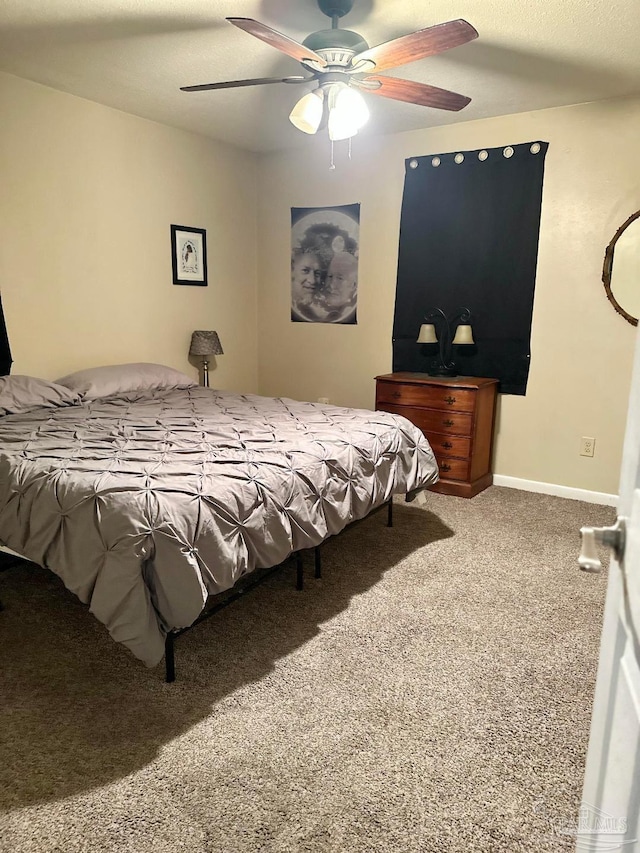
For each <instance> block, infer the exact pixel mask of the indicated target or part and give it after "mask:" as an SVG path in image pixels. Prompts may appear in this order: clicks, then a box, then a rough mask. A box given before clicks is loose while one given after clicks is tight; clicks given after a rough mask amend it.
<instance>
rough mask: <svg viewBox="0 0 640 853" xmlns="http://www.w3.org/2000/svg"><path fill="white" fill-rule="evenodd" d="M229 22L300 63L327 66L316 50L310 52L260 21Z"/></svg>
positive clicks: (236, 20)
mask: <svg viewBox="0 0 640 853" xmlns="http://www.w3.org/2000/svg"><path fill="white" fill-rule="evenodd" d="M227 21H230V22H231V23H232V24H234V25H235V26H236V27H240V29H241V30H244V31H245V32H247V33H249V34H250V35H252V36H255V37H256V38H259V39H262V41H264V42H266V43H267V44H270V45H271V47H275V48H276V49H277V50H280V51H282V53H286V54H287V56H292V57H293V58H294V59H297V60H298V62H306V61H309V60H311V61H313V62H314V63H316V64H317V65H320V66H322V67H323V68H324V66H325V65H326V64H327V61H326V59H323V58H322V57H321V56H320V54H319V53H316V52H315V50H310V49H309V48H308V47H305V46H304V45H303V44H300V42H297V41H294V40H293V39H290V38H289V36H285V35H283V34H282V33H279V32H278V31H277V30H272V29H271V27H268V26H267V25H266V24H261V23H260V21H254V20H253V18H227Z"/></svg>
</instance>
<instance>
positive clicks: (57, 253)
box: [0, 74, 257, 391]
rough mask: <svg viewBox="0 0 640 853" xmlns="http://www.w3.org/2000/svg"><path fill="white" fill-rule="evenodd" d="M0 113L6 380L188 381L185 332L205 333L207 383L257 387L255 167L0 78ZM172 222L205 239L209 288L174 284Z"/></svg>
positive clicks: (199, 143)
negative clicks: (117, 373) (118, 366)
mask: <svg viewBox="0 0 640 853" xmlns="http://www.w3.org/2000/svg"><path fill="white" fill-rule="evenodd" d="M0 116H1V117H2V118H1V120H0V222H1V223H2V237H1V239H0V287H1V289H2V299H3V303H4V309H5V315H6V319H7V324H8V328H9V334H10V338H11V346H12V350H13V356H14V366H13V372H14V373H27V374H32V375H35V376H42V377H44V378H55V377H57V376H60V375H61V374H63V373H66V372H69V371H72V370H78V369H80V368H84V367H89V366H93V365H99V364H114V363H119V362H126V361H157V362H161V363H164V364H168V365H171V366H173V367H175V368H177V369H179V370H183V371H186V372H188V373H189V374H190V375H193V376H194V378H195V377H196V376H197V367H195V366H192V365H190V364H189V362H188V360H187V352H188V345H189V341H190V338H191V332H192V331H193V330H194V329H216V330H217V331H218V333H219V335H220V338H221V340H222V345H223V347H224V350H225V355H223V356H220V357H218V358H217V363H216V364H215V365H213V364H212V368H215V372H213V373H212V384H214V383H215V384H216V385H218V386H220V387H224V388H237V389H240V390H246V391H252V390H256V386H257V344H256V338H255V328H256V269H257V263H256V251H257V249H256V240H257V237H256V227H257V223H256V212H255V209H256V190H257V187H256V160H255V157H254V156H253V155H251V154H248V153H245V152H241V151H238V150H236V149H234V148H231V147H229V146H225V145H222V144H218V143H215V142H212V141H211V140H208V139H205V138H204V137H199V136H196V135H194V134H190V133H186V132H184V131H180V130H175V129H173V128H169V127H165V126H163V125H159V124H155V123H153V122H150V121H146V120H144V119H140V118H136V117H134V116H130V115H127V114H125V113H122V112H118V111H116V110H112V109H109V108H107V107H104V106H100V105H98V104H94V103H92V102H90V101H85V100H82V99H80V98H76V97H73V96H71V95H66V94H63V93H60V92H56V91H54V90H52V89H48V88H46V87H44V86H39V85H37V84H34V83H30V82H28V81H25V80H21V79H19V78H16V77H11V76H8V75H5V74H0ZM172 223H174V224H178V225H192V226H196V227H200V228H206V229H207V240H208V260H209V286H208V287H206V288H205V287H183V286H175V285H173V284H172V276H171V255H170V231H169V226H170V225H171V224H172Z"/></svg>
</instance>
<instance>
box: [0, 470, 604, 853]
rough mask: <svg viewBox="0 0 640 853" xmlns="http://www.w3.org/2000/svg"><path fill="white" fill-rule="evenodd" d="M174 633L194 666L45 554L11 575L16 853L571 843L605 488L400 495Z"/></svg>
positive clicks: (7, 824)
mask: <svg viewBox="0 0 640 853" xmlns="http://www.w3.org/2000/svg"><path fill="white" fill-rule="evenodd" d="M394 515H395V518H394V527H393V528H392V529H388V528H387V527H386V526H385V522H386V516H385V514H384V513H378V514H376V515H373V516H371V517H369V518H368V519H366V520H365V521H364V522H362V523H360V524H357V525H353V526H352V527H350V528H348V529H347V530H346V531H344V532H343V533H342V534H341V535H340V536H338V537H335V538H334V539H332V540H330V541H329V542H327V543H326V544H325V545H324V546H323V577H322V579H321V580H315V579H314V578H313V570H312V569H313V567H312V560H311V558H310V556H309V557H308V558H307V562H306V564H307V571H306V583H305V589H304V591H303V592H297V591H296V590H295V588H294V575H295V567H294V565H293V563H291V564H290V565H285V566H284V567H283V569H282V571H281V572H280V573H278V574H276V575H274V576H272V577H271V578H270V579H269V580H268V581H266V582H265V584H263V585H262V586H261V587H259V588H258V589H256V590H255V591H253V592H251V593H249V594H248V595H246V596H244V597H242V598H241V599H240V600H239V601H238V602H236V603H235V604H233V605H231V606H230V607H228V608H226V609H225V610H224V611H222V612H221V613H220V614H218V615H217V616H216V617H214V618H213V619H212V620H210V621H208V622H206V623H203V624H202V625H200V626H198V627H197V628H196V629H194V630H193V631H191V632H190V633H188V634H187V635H185V636H184V637H181V638H180V639H179V640H178V641H177V643H176V663H177V679H178V680H177V681H176V682H175V683H174V684H171V685H168V684H165V683H164V680H163V677H164V672H163V668H162V666H160V667H158V668H156V669H154V670H148V669H146V668H145V667H144V666H143V665H142V664H140V663H139V662H138V661H136V660H135V659H134V658H133V657H132V656H131V655H130V654H129V653H128V652H127V650H126V649H124V648H123V647H120V646H118V645H117V644H115V643H114V642H113V641H112V640H111V639H110V638H109V636H108V635H107V633H106V631H105V629H104V628H103V627H102V626H101V625H100V624H99V623H98V622H97V621H96V620H95V619H94V617H93V616H91V615H90V614H89V613H88V611H87V609H86V607H85V606H84V605H82V604H80V603H79V602H78V601H77V599H75V598H74V596H72V595H71V594H70V593H68V592H67V591H66V590H65V589H64V587H63V586H62V585H61V583H60V582H59V581H58V579H57V578H56V577H55V576H53V575H52V574H51V573H48V572H46V571H44V570H41V569H39V568H37V567H34V566H32V565H27V564H24V563H23V564H20V565H19V566H17V567H14V568H11V569H9V570H7V571H5V572H2V573H0V598H1V599H2V601H3V604H4V605H5V609H4V610H3V611H2V612H1V613H0V638H1V639H0V642H1V645H0V648H1V650H2V673H1V676H0V678H1V683H0V690H1V696H0V850H1V851H2V853H36V851H37V853H42V851H46V853H58V851H59V853H81V851H82V853H85V852H86V853H116V851H117V853H151V851H155V853H176V851H189V853H196V851H197V853H254V851H272V853H289V851H292V853H293V852H294V851H295V853H298V851H309V853H320V851H346V853H371V851H375V853H378V851H379V853H430V852H431V851H434V853H436V851H437V853H440V851H456V853H457V851H464V853H469V851H505V853H506V851H508V853H516V851H547V850H548V851H554V853H555V851H558V850H571V849H573V845H574V839H573V838H572V836H571V834H570V830H571V828H572V827H575V821H576V814H577V809H578V805H579V801H580V793H581V787H582V778H583V773H584V760H585V753H586V746H587V739H588V732H589V721H590V714H591V702H592V697H593V689H594V682H595V673H596V666H597V656H598V645H599V638H600V630H601V621H602V610H603V604H604V593H605V588H606V574H607V573H606V570H605V572H603V574H602V575H586V574H583V573H581V572H580V571H579V570H578V568H577V562H576V560H577V555H578V550H579V534H578V530H579V528H580V526H581V525H583V524H608V523H611V522H612V521H613V519H614V517H615V512H614V510H613V509H612V508H608V507H600V506H595V505H593V504H585V503H580V502H577V501H571V500H565V499H562V498H555V497H549V496H545V495H538V494H532V493H527V492H519V491H515V490H512V489H505V488H498V487H493V488H490V489H488V490H486V491H485V492H483V493H481V494H480V495H478V496H477V497H476V498H474V499H473V500H464V499H461V498H453V497H448V496H444V495H438V494H431V493H429V495H428V497H427V503H426V506H424V507H415V506H413V505H406V504H404V503H401V502H398V503H397V504H396V507H395V513H394Z"/></svg>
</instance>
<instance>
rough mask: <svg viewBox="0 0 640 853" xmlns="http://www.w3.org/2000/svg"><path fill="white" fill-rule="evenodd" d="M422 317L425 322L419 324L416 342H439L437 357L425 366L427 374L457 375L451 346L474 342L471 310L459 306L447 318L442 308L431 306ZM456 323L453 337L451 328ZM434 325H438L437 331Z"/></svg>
mask: <svg viewBox="0 0 640 853" xmlns="http://www.w3.org/2000/svg"><path fill="white" fill-rule="evenodd" d="M424 319H425V322H424V323H423V324H422V326H420V333H419V335H418V340H417V343H419V344H438V343H439V344H440V349H439V354H438V358H437V359H434V360H433V363H432V364H431V365H430V366H429V367H428V368H427V373H428V374H429V376H457V375H458V368H457V366H456V363H455V362H454V361H453V358H452V348H453V345H454V344H455V345H456V346H464V345H468V344H474V343H475V341H474V340H473V330H472V328H471V311H469V309H468V308H461V309H460V310H459V311H458V313H457V314H456V315H455V316H454V317H452V319H451V320H449V319H447V315H446V314H445V313H444V311H443V310H442V308H432V309H431V310H430V311H428V312H427V314H426V316H425V318H424ZM430 321H431V322H430ZM456 323H457V324H458V326H457V328H456V333H455V337H454V336H453V335H452V333H451V329H452V328H453V326H454V325H455V324H456ZM436 327H438V328H437V331H436Z"/></svg>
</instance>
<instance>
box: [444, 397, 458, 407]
mask: <svg viewBox="0 0 640 853" xmlns="http://www.w3.org/2000/svg"><path fill="white" fill-rule="evenodd" d="M444 401H445V403H448V404H449V405H450V406H452V405H453V404H454V403H455V401H456V398H455V397H451V396H449V397H445V398H444Z"/></svg>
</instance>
